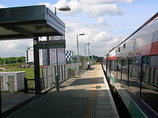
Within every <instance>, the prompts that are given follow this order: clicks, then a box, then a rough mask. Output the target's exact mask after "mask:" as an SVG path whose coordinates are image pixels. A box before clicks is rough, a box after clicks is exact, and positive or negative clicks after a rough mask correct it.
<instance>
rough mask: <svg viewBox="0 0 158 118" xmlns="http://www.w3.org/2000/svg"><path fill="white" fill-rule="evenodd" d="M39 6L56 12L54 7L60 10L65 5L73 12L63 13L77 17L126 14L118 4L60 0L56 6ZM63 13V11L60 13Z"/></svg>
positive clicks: (47, 4)
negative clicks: (77, 15)
mask: <svg viewBox="0 0 158 118" xmlns="http://www.w3.org/2000/svg"><path fill="white" fill-rule="evenodd" d="M39 5H46V6H47V7H48V8H49V9H51V10H52V11H53V12H54V7H56V8H59V7H61V6H63V5H68V6H69V7H70V8H71V10H70V11H66V12H62V13H63V14H66V15H76V14H77V13H82V12H84V13H86V14H88V15H89V16H92V17H95V16H100V15H121V14H123V13H124V10H123V9H121V8H119V7H118V6H117V5H116V4H95V5H90V4H83V3H82V2H78V1H77V0H71V1H69V2H67V1H65V0H59V1H58V2H57V3H56V4H50V3H39ZM58 12H61V11H58Z"/></svg>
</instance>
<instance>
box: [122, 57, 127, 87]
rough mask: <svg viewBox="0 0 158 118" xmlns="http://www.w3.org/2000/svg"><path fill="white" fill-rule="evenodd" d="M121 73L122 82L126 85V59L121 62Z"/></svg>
mask: <svg viewBox="0 0 158 118" xmlns="http://www.w3.org/2000/svg"><path fill="white" fill-rule="evenodd" d="M121 72H122V82H123V83H124V84H126V85H127V80H128V60H127V59H123V60H122V65H121Z"/></svg>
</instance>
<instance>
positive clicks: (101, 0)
mask: <svg viewBox="0 0 158 118" xmlns="http://www.w3.org/2000/svg"><path fill="white" fill-rule="evenodd" d="M80 1H81V2H82V3H84V4H106V3H132V2H134V1H136V0H80Z"/></svg>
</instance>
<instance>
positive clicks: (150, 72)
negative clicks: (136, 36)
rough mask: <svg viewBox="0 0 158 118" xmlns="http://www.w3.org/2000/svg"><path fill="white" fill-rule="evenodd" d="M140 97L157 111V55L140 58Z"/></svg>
mask: <svg viewBox="0 0 158 118" xmlns="http://www.w3.org/2000/svg"><path fill="white" fill-rule="evenodd" d="M141 98H142V99H143V100H144V101H145V102H146V103H147V104H148V105H149V106H150V107H151V108H153V109H154V110H155V111H156V112H157V113H158V55H156V56H145V57H143V58H142V88H141Z"/></svg>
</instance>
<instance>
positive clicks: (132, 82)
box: [129, 58, 138, 92]
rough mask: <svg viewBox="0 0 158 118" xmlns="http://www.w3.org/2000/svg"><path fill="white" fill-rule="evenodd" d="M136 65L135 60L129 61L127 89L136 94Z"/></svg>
mask: <svg viewBox="0 0 158 118" xmlns="http://www.w3.org/2000/svg"><path fill="white" fill-rule="evenodd" d="M137 72H138V65H137V60H136V58H130V59H129V88H130V89H131V90H132V91H133V92H137V89H138V77H137V75H138V74H137Z"/></svg>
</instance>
